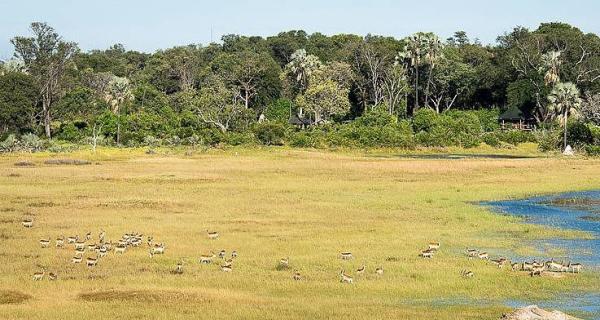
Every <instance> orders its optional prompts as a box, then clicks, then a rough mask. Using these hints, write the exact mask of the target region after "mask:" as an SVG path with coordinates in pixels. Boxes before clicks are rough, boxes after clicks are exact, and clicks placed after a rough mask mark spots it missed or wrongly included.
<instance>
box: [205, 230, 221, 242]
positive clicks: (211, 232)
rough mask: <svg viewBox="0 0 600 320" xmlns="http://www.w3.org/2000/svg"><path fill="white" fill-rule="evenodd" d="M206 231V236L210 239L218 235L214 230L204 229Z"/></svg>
mask: <svg viewBox="0 0 600 320" xmlns="http://www.w3.org/2000/svg"><path fill="white" fill-rule="evenodd" d="M206 233H207V234H208V238H209V239H211V240H215V239H217V238H218V237H219V233H218V232H216V231H208V230H206Z"/></svg>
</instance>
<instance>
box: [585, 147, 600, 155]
mask: <svg viewBox="0 0 600 320" xmlns="http://www.w3.org/2000/svg"><path fill="white" fill-rule="evenodd" d="M585 152H587V154H588V155H590V156H600V145H588V146H586V147H585Z"/></svg>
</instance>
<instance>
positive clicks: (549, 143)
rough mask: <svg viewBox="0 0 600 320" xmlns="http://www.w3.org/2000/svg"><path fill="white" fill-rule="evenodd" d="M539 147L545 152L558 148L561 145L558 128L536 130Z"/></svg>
mask: <svg viewBox="0 0 600 320" xmlns="http://www.w3.org/2000/svg"><path fill="white" fill-rule="evenodd" d="M535 136H536V140H537V143H538V149H540V151H543V152H547V151H553V150H557V149H558V148H559V146H560V141H561V140H560V139H561V137H560V132H559V131H556V130H539V131H536V134H535Z"/></svg>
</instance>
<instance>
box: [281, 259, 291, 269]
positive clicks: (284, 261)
mask: <svg viewBox="0 0 600 320" xmlns="http://www.w3.org/2000/svg"><path fill="white" fill-rule="evenodd" d="M279 265H280V266H281V267H284V268H287V267H289V266H290V258H289V257H287V258H281V259H279Z"/></svg>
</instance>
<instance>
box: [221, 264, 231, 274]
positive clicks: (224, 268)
mask: <svg viewBox="0 0 600 320" xmlns="http://www.w3.org/2000/svg"><path fill="white" fill-rule="evenodd" d="M221 270H222V271H223V272H231V271H232V270H233V268H232V267H231V265H230V264H224V265H222V266H221Z"/></svg>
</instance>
